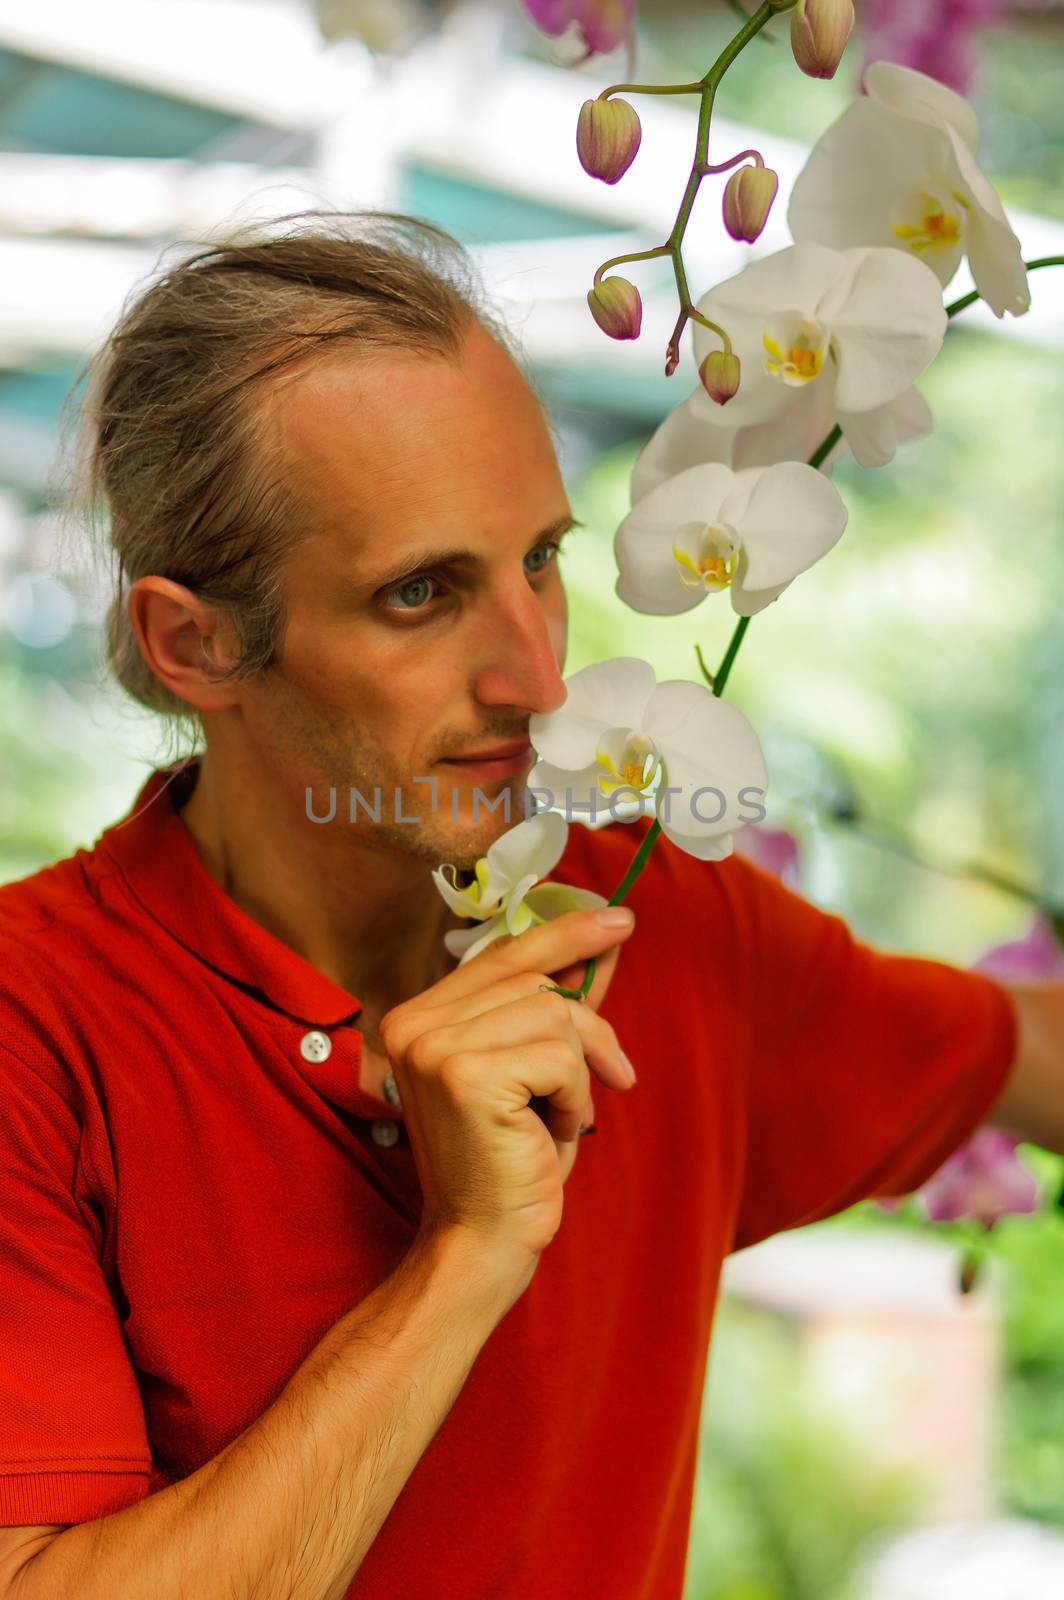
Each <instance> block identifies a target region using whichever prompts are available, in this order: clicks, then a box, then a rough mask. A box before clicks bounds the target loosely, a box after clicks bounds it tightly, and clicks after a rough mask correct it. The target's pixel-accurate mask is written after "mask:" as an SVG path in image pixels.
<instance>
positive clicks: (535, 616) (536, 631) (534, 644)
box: [473, 584, 567, 715]
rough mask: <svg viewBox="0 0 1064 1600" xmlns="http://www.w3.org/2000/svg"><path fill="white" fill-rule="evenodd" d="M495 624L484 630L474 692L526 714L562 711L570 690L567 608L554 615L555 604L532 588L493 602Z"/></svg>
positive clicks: (491, 614) (481, 698) (491, 622)
mask: <svg viewBox="0 0 1064 1600" xmlns="http://www.w3.org/2000/svg"><path fill="white" fill-rule="evenodd" d="M488 615H489V618H490V620H489V621H488V623H487V626H486V629H483V628H482V629H481V634H480V637H481V645H482V651H481V652H478V654H479V662H480V664H479V665H478V667H477V670H476V673H475V675H474V680H473V692H474V694H475V696H476V698H477V700H479V701H480V703H481V705H485V706H514V707H517V708H518V709H520V710H521V711H523V712H530V713H537V712H538V713H540V714H541V715H544V714H546V713H547V712H548V711H556V710H557V709H558V707H559V706H560V705H561V704H562V703H563V701H564V700H565V697H566V694H567V690H566V687H565V682H564V679H563V678H562V674H561V668H562V665H563V664H564V661H565V606H564V599H563V601H562V603H561V607H560V611H559V613H558V614H557V615H555V614H553V612H552V609H551V608H550V606H549V603H548V602H546V600H545V599H544V598H541V597H540V596H538V595H536V594H535V593H534V592H533V590H532V589H531V588H529V586H528V585H527V584H523V585H521V587H520V588H518V589H517V590H516V592H513V591H510V592H508V593H507V594H506V595H505V596H499V595H493V596H492V597H491V600H490V601H489V608H488Z"/></svg>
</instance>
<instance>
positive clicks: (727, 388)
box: [698, 350, 739, 406]
mask: <svg viewBox="0 0 1064 1600" xmlns="http://www.w3.org/2000/svg"><path fill="white" fill-rule="evenodd" d="M698 376H699V377H700V378H701V380H702V387H703V389H704V390H705V391H706V393H707V394H708V395H709V398H710V399H711V400H715V401H716V402H717V404H718V405H719V406H723V405H726V404H727V402H728V401H729V400H730V399H731V397H732V395H733V394H735V392H736V391H737V389H738V387H739V357H738V356H737V355H736V354H735V352H734V351H732V350H728V351H724V350H711V351H710V353H709V355H708V356H707V357H706V359H705V360H704V361H703V363H702V365H701V366H700V367H699V369H698Z"/></svg>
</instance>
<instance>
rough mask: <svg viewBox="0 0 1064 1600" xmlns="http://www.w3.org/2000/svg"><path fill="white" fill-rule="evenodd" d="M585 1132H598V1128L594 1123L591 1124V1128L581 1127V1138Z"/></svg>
mask: <svg viewBox="0 0 1064 1600" xmlns="http://www.w3.org/2000/svg"><path fill="white" fill-rule="evenodd" d="M585 1133H598V1128H597V1127H596V1126H595V1124H594V1123H592V1124H591V1126H590V1128H581V1129H580V1138H581V1139H582V1138H583V1137H584V1134H585Z"/></svg>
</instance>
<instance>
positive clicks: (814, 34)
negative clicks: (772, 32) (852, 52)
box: [791, 0, 854, 78]
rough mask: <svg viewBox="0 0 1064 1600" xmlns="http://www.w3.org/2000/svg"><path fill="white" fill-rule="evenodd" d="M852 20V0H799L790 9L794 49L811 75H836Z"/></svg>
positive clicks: (797, 58) (815, 76) (795, 55)
mask: <svg viewBox="0 0 1064 1600" xmlns="http://www.w3.org/2000/svg"><path fill="white" fill-rule="evenodd" d="M853 22H854V12H853V0H798V4H797V5H796V6H795V8H794V10H793V11H792V12H791V49H792V50H793V51H794V59H795V61H797V63H798V65H799V66H800V67H801V69H802V71H803V72H804V73H805V74H806V75H807V76H808V77H810V78H833V77H834V76H835V72H836V69H837V68H838V65H839V62H840V61H841V60H842V52H843V51H844V50H845V48H846V41H847V39H848V38H849V37H850V34H851V33H852V32H853Z"/></svg>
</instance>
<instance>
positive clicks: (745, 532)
mask: <svg viewBox="0 0 1064 1600" xmlns="http://www.w3.org/2000/svg"><path fill="white" fill-rule="evenodd" d="M722 515H723V516H724V519H725V520H726V521H728V522H730V523H731V525H732V526H733V527H735V528H736V529H737V530H738V533H739V536H740V538H741V539H742V542H743V551H744V554H745V561H744V563H743V568H742V586H743V589H744V590H747V591H749V590H755V591H756V590H758V589H771V588H773V587H774V586H778V585H780V584H785V583H790V582H791V580H792V579H793V578H796V577H797V576H798V574H799V573H800V572H805V571H807V570H808V569H809V568H810V567H811V566H813V565H814V563H815V562H817V561H819V560H820V558H821V556H825V555H827V553H828V551H829V550H830V549H831V548H832V547H833V546H834V545H835V544H837V543H838V541H839V540H840V539H841V538H842V535H843V533H844V531H845V529H846V523H847V520H848V518H849V512H848V511H847V509H846V505H845V503H844V501H843V499H842V496H841V495H840V494H839V491H838V490H837V489H836V488H835V486H834V484H832V483H829V482H828V480H827V479H826V478H825V477H823V475H822V474H821V473H819V472H817V471H816V470H815V469H814V468H813V467H807V466H805V465H804V464H803V463H802V462H799V461H784V462H780V463H779V464H778V465H777V466H774V467H765V468H763V469H762V470H761V471H760V472H759V473H758V474H757V478H756V482H755V483H754V484H753V486H752V489H751V491H750V493H749V497H748V499H747V503H746V506H745V508H744V509H742V510H741V511H739V512H738V514H733V513H731V511H730V502H729V501H725V504H724V510H723V513H722Z"/></svg>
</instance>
